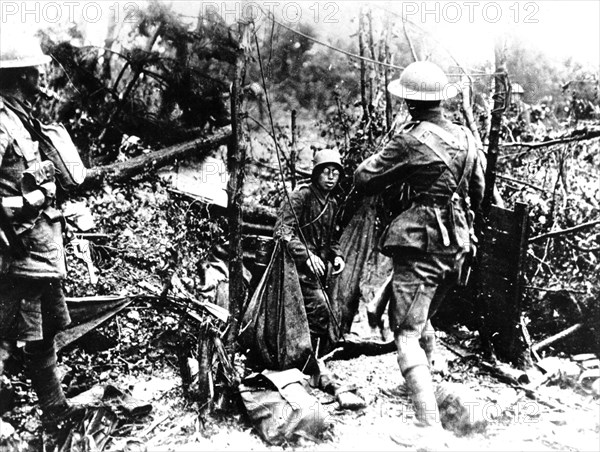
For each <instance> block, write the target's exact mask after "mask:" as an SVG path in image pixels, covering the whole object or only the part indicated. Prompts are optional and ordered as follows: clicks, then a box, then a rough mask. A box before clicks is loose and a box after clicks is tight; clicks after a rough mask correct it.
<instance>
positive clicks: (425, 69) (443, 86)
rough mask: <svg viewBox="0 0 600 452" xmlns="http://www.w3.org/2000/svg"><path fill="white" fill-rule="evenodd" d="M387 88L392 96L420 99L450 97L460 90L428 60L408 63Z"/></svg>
mask: <svg viewBox="0 0 600 452" xmlns="http://www.w3.org/2000/svg"><path fill="white" fill-rule="evenodd" d="M387 89H388V91H389V92H390V94H393V95H394V96H397V97H401V98H403V99H410V100H422V101H435V100H444V99H450V98H452V97H454V96H456V95H457V94H458V93H459V91H460V89H459V86H458V85H457V84H455V83H450V82H449V81H448V77H446V74H444V71H442V69H440V67H439V66H437V65H435V64H433V63H431V62H429V61H416V62H415V63H411V64H409V65H408V66H407V67H406V68H405V69H404V71H402V75H400V78H399V79H396V80H393V81H392V82H390V84H389V85H388V87H387Z"/></svg>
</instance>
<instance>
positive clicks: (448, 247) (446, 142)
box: [354, 62, 484, 438]
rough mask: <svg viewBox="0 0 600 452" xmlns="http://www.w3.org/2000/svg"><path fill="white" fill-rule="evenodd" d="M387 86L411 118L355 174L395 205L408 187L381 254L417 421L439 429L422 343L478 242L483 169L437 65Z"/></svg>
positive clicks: (410, 70) (412, 68)
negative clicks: (448, 111) (448, 115)
mask: <svg viewBox="0 0 600 452" xmlns="http://www.w3.org/2000/svg"><path fill="white" fill-rule="evenodd" d="M388 91H389V92H390V93H391V94H393V95H395V96H397V97H400V98H402V99H404V100H405V102H406V105H407V107H408V111H409V113H410V115H411V118H412V121H410V122H408V123H407V124H405V125H404V126H403V127H402V130H401V131H400V133H398V134H397V135H396V136H395V137H394V138H393V140H392V141H391V142H390V143H389V144H388V145H387V146H386V147H385V148H384V149H383V150H382V151H380V152H379V153H377V154H375V155H373V156H371V157H369V158H368V159H367V160H365V161H364V162H362V163H361V164H360V166H359V167H358V168H357V170H356V172H355V175H354V178H355V184H356V186H357V187H358V188H359V189H362V190H363V191H364V192H365V193H367V194H375V193H384V194H385V195H386V198H387V200H388V202H391V203H392V204H391V205H390V208H391V209H392V210H394V207H395V206H394V205H393V204H394V203H396V204H398V203H400V194H399V195H398V199H397V200H396V201H394V193H396V192H397V191H398V190H395V187H397V186H398V185H399V184H404V186H405V189H406V187H409V188H408V194H406V192H404V194H403V196H405V197H406V196H408V202H404V204H403V205H404V207H403V208H400V209H399V211H398V209H396V212H395V214H394V218H393V220H392V221H391V223H390V224H389V226H388V228H387V229H386V230H385V231H384V233H383V235H382V238H381V241H380V247H381V250H382V252H383V253H385V254H387V255H389V256H391V257H392V259H393V263H394V274H393V281H392V286H393V298H392V301H391V303H390V307H389V316H390V327H391V329H392V331H393V332H394V337H395V342H396V346H397V349H398V363H399V365H400V370H401V372H402V375H403V376H404V378H405V380H406V384H407V386H408V389H409V391H410V393H411V396H412V400H413V403H414V406H415V412H416V417H417V420H418V425H419V426H426V427H434V428H440V426H441V424H440V418H439V413H438V407H437V403H436V399H435V395H434V389H433V383H432V379H431V374H430V370H429V367H428V366H429V364H430V363H429V361H428V357H429V356H428V355H429V354H430V353H426V350H424V348H422V346H421V344H427V343H431V340H427V339H431V338H427V337H426V335H427V334H431V330H429V329H426V328H425V327H426V325H427V321H428V319H429V318H430V317H431V316H432V315H433V314H434V313H435V312H436V309H437V308H438V306H439V304H440V302H441V301H442V299H443V298H444V296H445V295H446V294H447V293H448V291H449V290H450V289H451V288H452V287H454V286H455V285H456V284H458V283H459V281H460V280H461V276H463V275H462V274H461V271H462V267H463V262H464V260H465V257H466V256H467V254H468V253H469V252H470V251H471V247H472V246H473V242H474V238H473V235H472V232H473V216H474V214H473V211H477V210H478V209H479V206H480V203H481V200H482V197H483V192H484V171H483V166H482V162H480V161H479V159H480V157H479V153H478V150H477V148H476V144H475V140H474V138H473V135H472V134H471V132H470V131H469V130H468V129H467V128H465V127H463V126H460V125H456V124H453V123H451V122H450V121H448V120H446V119H445V118H444V116H443V113H442V107H441V105H440V103H441V100H444V99H449V98H451V97H453V96H455V95H456V94H457V93H458V89H457V87H456V86H455V85H452V84H449V83H448V79H447V78H446V75H445V74H444V72H443V71H442V70H441V69H440V68H439V67H438V66H436V65H435V64H433V63H430V62H416V63H412V64H411V65H409V66H408V67H407V68H406V69H405V70H404V71H403V73H402V75H401V77H400V79H399V80H395V81H393V82H391V83H390V84H389V86H388ZM427 352H430V350H427ZM423 431H424V432H429V430H423ZM435 437H438V436H436V434H435V433H434V434H433V436H432V438H435Z"/></svg>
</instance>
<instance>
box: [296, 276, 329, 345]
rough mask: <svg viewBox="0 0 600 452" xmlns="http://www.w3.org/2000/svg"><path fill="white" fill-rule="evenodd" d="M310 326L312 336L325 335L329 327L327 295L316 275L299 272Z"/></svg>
mask: <svg viewBox="0 0 600 452" xmlns="http://www.w3.org/2000/svg"><path fill="white" fill-rule="evenodd" d="M298 277H299V280H300V287H301V288H302V297H303V298H304V308H305V309H306V318H307V320H308V328H309V330H310V335H311V337H312V338H317V337H323V338H324V337H325V336H327V331H328V327H329V308H328V307H327V298H326V297H327V295H326V294H325V292H324V290H323V287H322V285H321V284H320V283H319V280H318V279H317V277H316V276H314V275H312V274H304V273H301V272H298Z"/></svg>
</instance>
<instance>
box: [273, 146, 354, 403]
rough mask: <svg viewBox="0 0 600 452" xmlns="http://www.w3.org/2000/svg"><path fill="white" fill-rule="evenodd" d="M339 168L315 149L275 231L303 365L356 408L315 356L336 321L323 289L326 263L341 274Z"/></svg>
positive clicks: (331, 153) (332, 156) (334, 155)
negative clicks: (285, 259)
mask: <svg viewBox="0 0 600 452" xmlns="http://www.w3.org/2000/svg"><path fill="white" fill-rule="evenodd" d="M342 171H343V167H342V163H341V159H340V154H339V153H338V152H337V151H335V150H331V149H323V150H321V151H318V152H317V153H316V154H315V156H314V166H313V170H312V175H311V183H310V184H303V185H300V186H299V187H298V188H297V189H296V190H295V191H293V192H292V193H291V194H290V200H289V202H288V200H287V199H284V200H283V203H282V208H281V211H280V213H279V218H278V220H277V224H276V225H275V235H276V236H278V237H281V238H282V239H283V240H284V242H285V243H286V246H287V248H288V250H289V251H290V254H291V255H292V258H293V259H294V261H295V263H296V270H297V273H298V279H299V282H300V287H301V289H302V297H303V299H304V307H305V310H306V317H307V320H308V327H309V330H310V337H311V342H312V345H313V351H314V356H313V358H312V359H311V360H310V361H309V363H308V365H307V366H306V368H305V372H306V373H308V374H310V375H311V376H312V377H313V384H314V385H315V386H318V387H319V388H320V389H322V390H324V391H326V392H328V393H330V394H332V395H335V396H336V397H337V400H338V403H339V405H340V407H341V408H348V409H357V408H361V407H363V406H364V401H363V400H362V399H361V398H360V397H358V396H357V395H356V394H354V393H353V392H352V391H353V389H352V388H350V387H346V386H341V385H340V384H339V383H338V382H336V381H334V380H333V378H332V376H331V375H330V373H329V372H328V370H327V369H326V367H325V365H324V363H323V362H322V361H317V360H316V359H314V358H315V356H319V355H322V354H323V351H326V350H327V349H328V347H329V345H330V343H329V342H330V337H329V330H330V326H331V325H330V323H331V322H336V321H337V322H339V319H334V318H333V317H332V312H331V304H330V301H329V296H328V294H327V292H326V290H325V288H326V279H327V274H328V268H329V266H330V265H331V266H333V272H332V275H337V274H339V273H341V272H342V270H343V269H344V267H345V262H344V258H343V256H342V254H341V251H340V248H339V244H338V242H337V240H336V238H335V218H336V214H337V210H338V204H337V201H336V200H335V198H334V197H333V195H332V192H333V190H334V189H335V187H336V186H337V184H338V181H339V180H340V176H341V173H342Z"/></svg>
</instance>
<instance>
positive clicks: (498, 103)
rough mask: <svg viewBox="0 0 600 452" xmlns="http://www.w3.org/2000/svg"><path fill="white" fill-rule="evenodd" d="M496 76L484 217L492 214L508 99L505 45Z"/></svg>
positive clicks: (498, 46)
mask: <svg viewBox="0 0 600 452" xmlns="http://www.w3.org/2000/svg"><path fill="white" fill-rule="evenodd" d="M495 56H496V76H495V79H494V80H495V81H494V109H493V110H492V124H491V128H490V138H489V145H488V150H487V169H486V173H485V194H484V196H483V203H482V204H483V205H482V210H483V214H484V216H487V215H488V214H489V212H490V208H491V205H492V200H493V194H494V186H495V185H496V162H497V160H498V143H499V141H500V130H501V128H502V115H503V114H504V110H505V109H506V105H507V102H508V99H507V98H506V93H507V89H506V88H507V86H506V85H507V76H506V52H505V48H504V45H503V44H502V43H500V42H498V43H496V50H495Z"/></svg>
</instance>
